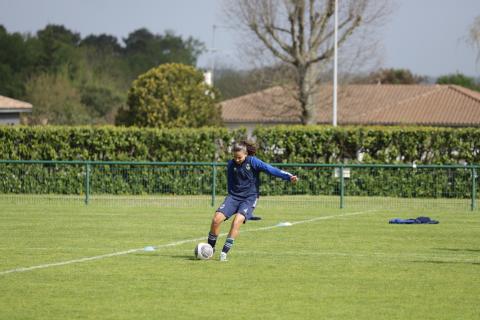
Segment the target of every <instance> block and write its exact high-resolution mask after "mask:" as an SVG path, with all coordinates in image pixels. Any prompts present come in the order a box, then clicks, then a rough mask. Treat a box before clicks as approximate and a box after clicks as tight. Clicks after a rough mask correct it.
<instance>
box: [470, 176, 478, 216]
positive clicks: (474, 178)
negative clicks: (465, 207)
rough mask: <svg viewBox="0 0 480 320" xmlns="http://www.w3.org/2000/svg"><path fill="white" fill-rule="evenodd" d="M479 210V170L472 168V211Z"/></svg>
mask: <svg viewBox="0 0 480 320" xmlns="http://www.w3.org/2000/svg"><path fill="white" fill-rule="evenodd" d="M476 208H477V169H476V168H475V167H472V204H471V209H472V211H473V210H475V209H476Z"/></svg>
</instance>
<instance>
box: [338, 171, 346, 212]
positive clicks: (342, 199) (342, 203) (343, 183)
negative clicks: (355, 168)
mask: <svg viewBox="0 0 480 320" xmlns="http://www.w3.org/2000/svg"><path fill="white" fill-rule="evenodd" d="M339 169H340V209H343V207H344V196H345V177H344V176H343V166H340V168H339Z"/></svg>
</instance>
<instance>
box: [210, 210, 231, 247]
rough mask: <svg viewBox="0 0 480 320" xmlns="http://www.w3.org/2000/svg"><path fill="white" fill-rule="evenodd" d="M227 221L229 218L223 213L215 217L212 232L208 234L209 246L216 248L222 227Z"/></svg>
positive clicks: (218, 213)
mask: <svg viewBox="0 0 480 320" xmlns="http://www.w3.org/2000/svg"><path fill="white" fill-rule="evenodd" d="M225 219H227V217H225V215H224V214H223V213H222V212H219V211H217V212H215V214H214V215H213V218H212V223H211V225H210V232H209V233H208V244H210V245H211V246H212V247H213V248H215V245H216V244H217V238H218V235H219V234H220V226H221V224H222V222H223V221H225Z"/></svg>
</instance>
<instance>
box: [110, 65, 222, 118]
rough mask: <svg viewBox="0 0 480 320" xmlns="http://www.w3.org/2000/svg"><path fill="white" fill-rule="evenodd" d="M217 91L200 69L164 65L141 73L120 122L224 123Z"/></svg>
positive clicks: (130, 92)
mask: <svg viewBox="0 0 480 320" xmlns="http://www.w3.org/2000/svg"><path fill="white" fill-rule="evenodd" d="M217 97H218V93H217V91H216V90H215V89H214V88H212V87H210V86H209V85H207V84H206V83H205V82H204V78H203V74H202V72H200V71H199V70H196V69H195V68H193V67H191V66H187V65H182V64H164V65H161V66H159V67H156V68H153V69H151V70H149V71H148V72H146V73H144V74H142V75H140V76H139V77H138V78H137V79H136V80H135V81H134V82H133V86H132V87H131V88H130V91H129V93H128V99H127V101H128V102H127V104H128V106H129V108H128V110H125V109H121V110H120V112H119V114H118V116H117V120H116V123H117V124H123V125H137V126H140V127H202V126H215V125H220V124H221V110H220V107H218V106H217Z"/></svg>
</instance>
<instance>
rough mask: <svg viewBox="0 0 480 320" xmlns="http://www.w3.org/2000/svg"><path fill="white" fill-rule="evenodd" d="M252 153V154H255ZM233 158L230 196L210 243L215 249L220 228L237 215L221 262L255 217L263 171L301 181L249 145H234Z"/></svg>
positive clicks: (229, 166)
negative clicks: (270, 162)
mask: <svg viewBox="0 0 480 320" xmlns="http://www.w3.org/2000/svg"><path fill="white" fill-rule="evenodd" d="M252 150H253V152H252ZM232 151H233V159H232V160H230V161H228V164H227V185H228V195H227V197H226V198H225V200H224V201H223V203H222V205H221V206H220V207H219V208H218V209H217V211H216V212H215V215H214V216H213V219H212V224H211V226H210V233H209V234H208V243H209V244H210V245H211V246H212V247H213V248H215V244H216V243H217V238H218V235H219V234H220V226H221V224H222V222H223V221H225V220H228V219H229V218H230V217H232V216H233V215H235V218H234V219H233V222H232V225H231V227H230V232H229V233H228V236H227V240H226V241H225V245H224V246H223V249H222V252H221V253H220V261H227V253H228V251H229V250H230V249H231V248H232V246H233V243H234V242H235V239H236V238H237V236H238V233H239V230H240V226H241V225H242V224H244V223H245V222H246V221H247V220H249V219H250V218H251V217H252V213H253V210H254V209H255V206H256V204H257V200H258V196H259V192H260V179H259V175H260V172H265V173H268V174H270V175H273V176H276V177H279V178H281V179H283V180H286V181H290V182H292V183H296V182H297V180H298V178H297V176H294V175H292V174H290V173H288V172H286V171H283V170H280V169H277V168H275V167H272V166H271V165H269V164H267V163H265V162H263V161H261V160H260V159H258V158H257V157H255V156H253V155H249V154H255V149H254V146H253V145H252V144H250V143H247V142H236V143H234V144H233V150H232Z"/></svg>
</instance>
